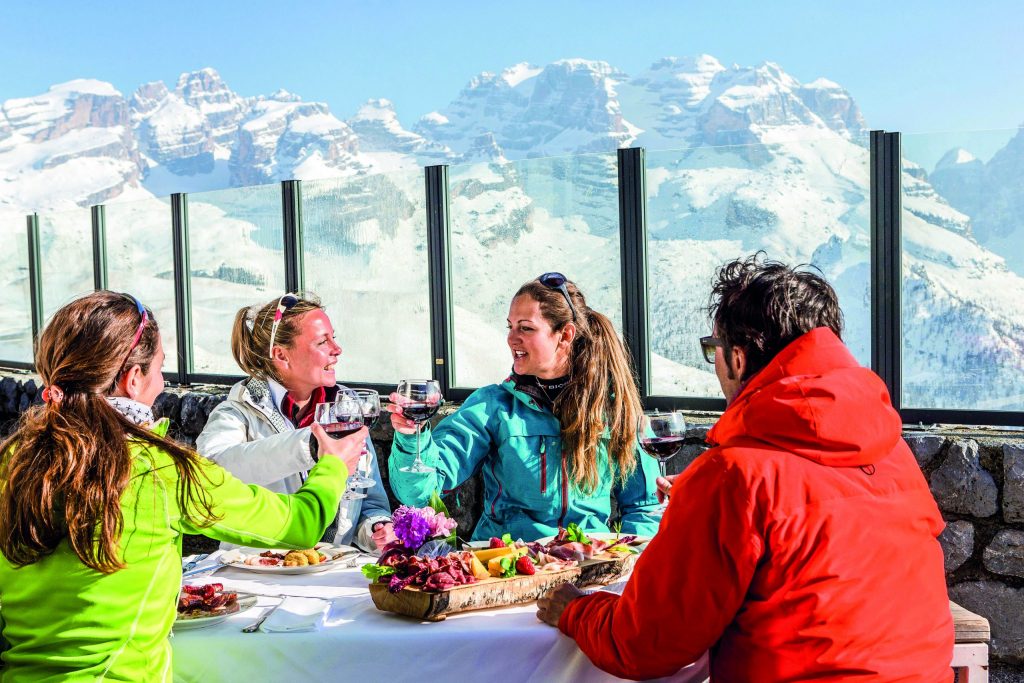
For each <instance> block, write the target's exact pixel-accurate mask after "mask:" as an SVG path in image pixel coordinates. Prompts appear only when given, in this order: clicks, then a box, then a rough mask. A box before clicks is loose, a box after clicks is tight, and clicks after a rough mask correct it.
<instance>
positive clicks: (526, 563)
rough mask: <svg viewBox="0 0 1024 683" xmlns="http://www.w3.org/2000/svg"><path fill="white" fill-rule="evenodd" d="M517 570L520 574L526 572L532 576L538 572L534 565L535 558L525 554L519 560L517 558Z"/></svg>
mask: <svg viewBox="0 0 1024 683" xmlns="http://www.w3.org/2000/svg"><path fill="white" fill-rule="evenodd" d="M516 571H517V572H519V573H520V574H526V575H527V576H531V575H533V574H536V573H537V568H536V567H534V566H533V560H531V559H530V558H529V557H527V556H525V555H523V556H522V557H520V558H519V559H518V560H516Z"/></svg>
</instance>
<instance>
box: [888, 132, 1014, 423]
mask: <svg viewBox="0 0 1024 683" xmlns="http://www.w3.org/2000/svg"><path fill="white" fill-rule="evenodd" d="M902 150H903V177H902V182H903V232H902V238H903V264H902V265H903V337H902V339H903V348H902V356H903V373H902V377H903V405H904V406H905V407H907V408H946V409H961V410H1007V411H1011V410H1012V411H1020V410H1022V409H1024V306H1022V305H1021V302H1022V301H1024V128H1022V129H1017V130H1000V131H981V132H962V133H929V134H920V135H917V134H912V135H903V136H902Z"/></svg>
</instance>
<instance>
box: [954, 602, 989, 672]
mask: <svg viewBox="0 0 1024 683" xmlns="http://www.w3.org/2000/svg"><path fill="white" fill-rule="evenodd" d="M949 611H950V612H952V613H953V629H954V631H955V632H956V636H955V638H954V645H953V665H952V666H953V670H954V671H956V672H957V683H988V641H989V640H990V639H991V637H992V635H991V632H990V631H989V627H988V619H986V618H985V617H983V616H981V615H978V614H975V613H974V612H969V611H967V610H965V609H964V608H963V607H961V606H960V605H958V604H956V603H955V602H953V601H952V600H950V601H949Z"/></svg>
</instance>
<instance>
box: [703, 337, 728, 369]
mask: <svg viewBox="0 0 1024 683" xmlns="http://www.w3.org/2000/svg"><path fill="white" fill-rule="evenodd" d="M717 346H721V347H722V348H723V349H724V348H725V342H723V341H722V340H721V339H719V338H718V337H701V338H700V350H701V351H702V352H703V353H704V360H706V361H707V362H709V363H714V362H715V347H717Z"/></svg>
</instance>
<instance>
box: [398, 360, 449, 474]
mask: <svg viewBox="0 0 1024 683" xmlns="http://www.w3.org/2000/svg"><path fill="white" fill-rule="evenodd" d="M395 393H396V394H397V395H398V399H397V400H396V403H397V404H398V406H399V407H400V408H401V410H402V415H404V416H405V417H406V418H408V419H410V420H412V421H413V422H414V423H415V424H416V459H415V460H414V461H413V463H412V464H411V465H409V466H408V467H402V468H400V470H401V471H402V472H410V473H412V474H423V475H426V474H430V473H431V472H434V471H435V470H434V468H433V467H430V466H428V465H427V464H426V463H424V462H423V458H422V456H421V454H420V432H421V431H422V429H421V428H422V426H423V425H424V424H425V423H426V422H427V420H429V419H430V418H432V417H433V416H434V415H436V414H437V411H438V409H439V408H440V407H441V404H442V403H444V397H442V396H441V387H440V386H439V385H438V383H437V381H435V380H432V379H403V380H402V381H401V382H400V383H399V385H398V388H397V389H396V390H395Z"/></svg>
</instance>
